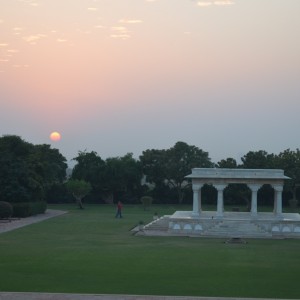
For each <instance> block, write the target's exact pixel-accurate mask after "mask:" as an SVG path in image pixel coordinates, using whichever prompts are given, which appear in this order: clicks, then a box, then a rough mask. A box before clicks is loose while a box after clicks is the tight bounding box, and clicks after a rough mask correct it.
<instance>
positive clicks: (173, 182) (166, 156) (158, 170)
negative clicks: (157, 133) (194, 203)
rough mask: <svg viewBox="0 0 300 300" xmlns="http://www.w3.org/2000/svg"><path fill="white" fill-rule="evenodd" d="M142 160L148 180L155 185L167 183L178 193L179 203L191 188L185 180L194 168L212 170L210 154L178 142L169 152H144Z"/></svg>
mask: <svg viewBox="0 0 300 300" xmlns="http://www.w3.org/2000/svg"><path fill="white" fill-rule="evenodd" d="M140 160H141V162H142V165H143V171H144V174H145V175H146V176H147V180H148V181H149V182H150V183H154V184H155V185H161V184H163V183H166V184H167V185H168V186H170V187H172V189H174V190H175V191H176V194H177V199H178V202H179V203H182V201H183V198H184V194H185V190H187V189H188V188H190V186H191V185H190V182H189V181H187V179H186V178H185V177H186V176H187V175H188V174H190V173H191V170H192V168H196V167H198V168H211V167H213V166H214V164H213V163H212V162H211V161H210V158H209V156H208V152H204V151H203V150H201V149H199V148H197V147H196V146H190V145H188V144H186V143H184V142H177V143H176V144H175V145H174V146H173V147H171V148H170V149H167V150H154V149H153V150H147V151H144V152H143V154H142V156H140Z"/></svg>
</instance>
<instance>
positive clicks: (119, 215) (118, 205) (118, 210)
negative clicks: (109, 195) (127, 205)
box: [116, 201, 123, 218]
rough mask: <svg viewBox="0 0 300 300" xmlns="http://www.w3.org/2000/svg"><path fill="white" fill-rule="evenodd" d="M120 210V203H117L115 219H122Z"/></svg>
mask: <svg viewBox="0 0 300 300" xmlns="http://www.w3.org/2000/svg"><path fill="white" fill-rule="evenodd" d="M122 208H123V205H122V202H121V201H118V204H117V213H116V218H118V217H119V218H122Z"/></svg>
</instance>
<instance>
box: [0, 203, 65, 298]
mask: <svg viewBox="0 0 300 300" xmlns="http://www.w3.org/2000/svg"><path fill="white" fill-rule="evenodd" d="M65 213H67V212H66V211H62V210H54V209H47V210H46V212H45V213H44V214H39V215H36V216H31V217H28V218H21V219H13V220H11V221H9V220H0V233H2V232H7V231H11V230H14V229H17V228H20V227H24V226H27V225H30V224H33V223H37V222H41V221H44V220H47V219H49V218H53V217H57V216H60V215H63V214H65ZM0 299H1V298H0Z"/></svg>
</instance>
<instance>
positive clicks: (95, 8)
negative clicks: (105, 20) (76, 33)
mask: <svg viewBox="0 0 300 300" xmlns="http://www.w3.org/2000/svg"><path fill="white" fill-rule="evenodd" d="M87 10H89V11H97V10H98V8H97V7H88V9H87Z"/></svg>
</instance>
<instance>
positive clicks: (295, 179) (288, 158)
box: [274, 149, 300, 199]
mask: <svg viewBox="0 0 300 300" xmlns="http://www.w3.org/2000/svg"><path fill="white" fill-rule="evenodd" d="M274 160H275V167H276V168H278V169H283V170H284V172H285V175H286V176H288V177H290V178H291V180H286V182H285V185H284V188H285V191H286V192H288V193H290V194H291V195H292V197H293V198H294V199H296V192H297V188H298V187H299V185H300V150H299V149H296V150H295V151H292V150H290V149H286V150H284V151H283V152H280V153H279V154H278V155H275V159H274ZM287 197H291V196H290V195H287Z"/></svg>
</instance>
